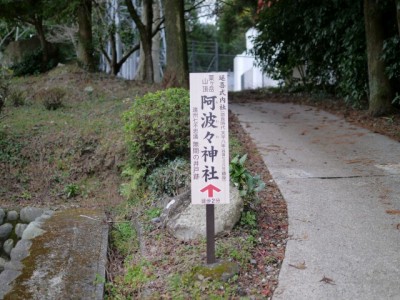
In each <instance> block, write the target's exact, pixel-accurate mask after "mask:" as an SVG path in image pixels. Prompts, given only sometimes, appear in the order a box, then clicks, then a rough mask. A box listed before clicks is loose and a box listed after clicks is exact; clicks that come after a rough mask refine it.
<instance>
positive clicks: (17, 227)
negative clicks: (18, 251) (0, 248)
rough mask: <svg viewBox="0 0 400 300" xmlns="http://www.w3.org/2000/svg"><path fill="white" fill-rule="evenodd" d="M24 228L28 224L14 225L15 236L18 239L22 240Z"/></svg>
mask: <svg viewBox="0 0 400 300" xmlns="http://www.w3.org/2000/svg"><path fill="white" fill-rule="evenodd" d="M26 227H28V224H22V223H18V224H17V225H15V234H16V235H17V237H18V238H19V239H20V238H22V234H23V233H24V230H25V229H26Z"/></svg>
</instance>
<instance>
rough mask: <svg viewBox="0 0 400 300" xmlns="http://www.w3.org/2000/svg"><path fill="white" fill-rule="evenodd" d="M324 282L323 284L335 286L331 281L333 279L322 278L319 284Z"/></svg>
mask: <svg viewBox="0 0 400 300" xmlns="http://www.w3.org/2000/svg"><path fill="white" fill-rule="evenodd" d="M321 281H322V282H325V283H328V284H333V285H335V281H334V280H333V279H331V278H328V277H325V276H324V277H322V279H321V280H320V282H321Z"/></svg>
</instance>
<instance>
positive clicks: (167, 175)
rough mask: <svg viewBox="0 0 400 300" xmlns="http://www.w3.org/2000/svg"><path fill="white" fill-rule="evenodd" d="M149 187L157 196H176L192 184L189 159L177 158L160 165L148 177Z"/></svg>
mask: <svg viewBox="0 0 400 300" xmlns="http://www.w3.org/2000/svg"><path fill="white" fill-rule="evenodd" d="M147 184H148V186H149V189H150V190H151V191H152V192H153V193H154V194H155V195H156V196H163V195H168V196H171V197H172V196H176V195H179V194H180V193H181V192H182V191H183V190H184V189H185V188H188V187H189V185H190V164H189V162H188V161H187V160H184V159H182V158H176V159H175V160H173V161H170V162H168V163H167V164H165V165H163V166H160V167H158V168H156V169H154V171H153V172H152V173H151V174H150V176H148V177H147Z"/></svg>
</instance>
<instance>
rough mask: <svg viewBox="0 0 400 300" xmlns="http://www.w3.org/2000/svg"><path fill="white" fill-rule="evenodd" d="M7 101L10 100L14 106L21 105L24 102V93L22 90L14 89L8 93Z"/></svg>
mask: <svg viewBox="0 0 400 300" xmlns="http://www.w3.org/2000/svg"><path fill="white" fill-rule="evenodd" d="M8 101H10V102H11V104H12V105H13V106H14V107H19V106H23V105H24V104H25V96H24V93H23V92H22V91H18V90H14V91H12V92H11V93H10V94H9V95H8Z"/></svg>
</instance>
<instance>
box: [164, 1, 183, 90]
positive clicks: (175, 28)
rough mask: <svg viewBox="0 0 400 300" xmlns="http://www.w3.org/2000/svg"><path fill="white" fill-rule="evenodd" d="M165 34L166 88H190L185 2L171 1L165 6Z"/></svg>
mask: <svg viewBox="0 0 400 300" xmlns="http://www.w3.org/2000/svg"><path fill="white" fill-rule="evenodd" d="M164 12H165V34H166V40H167V67H166V70H165V73H164V80H163V82H164V85H165V86H166V87H183V88H188V87H189V66H188V57H187V45H186V31H185V19H184V0H169V1H168V4H167V5H165V8H164Z"/></svg>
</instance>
